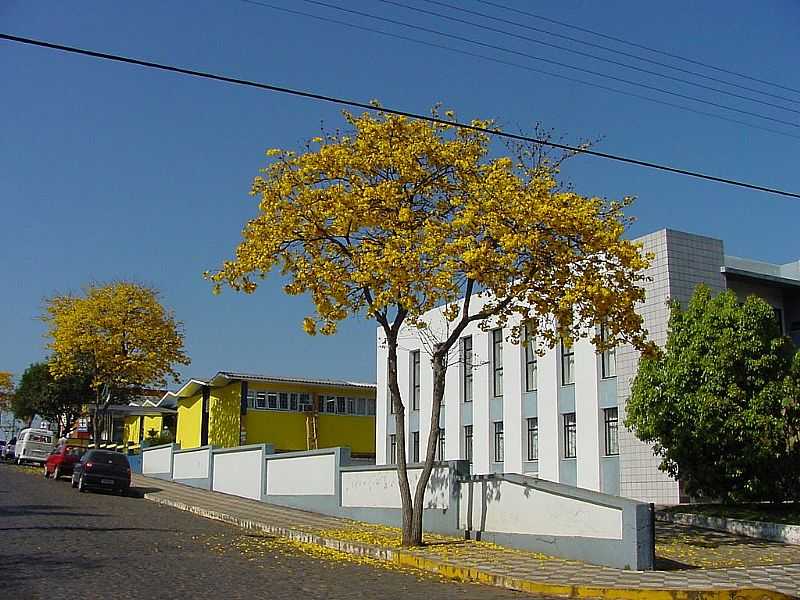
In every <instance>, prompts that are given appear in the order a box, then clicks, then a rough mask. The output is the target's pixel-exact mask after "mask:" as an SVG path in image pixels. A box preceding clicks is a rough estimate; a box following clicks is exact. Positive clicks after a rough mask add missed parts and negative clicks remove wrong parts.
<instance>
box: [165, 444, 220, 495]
mask: <svg viewBox="0 0 800 600" xmlns="http://www.w3.org/2000/svg"><path fill="white" fill-rule="evenodd" d="M212 450H213V446H200V447H199V448H187V449H186V450H175V451H174V453H173V456H172V480H173V481H177V482H178V483H184V484H186V485H191V486H193V487H199V488H203V489H205V490H210V489H211V473H212V469H213V460H212V458H213V457H212Z"/></svg>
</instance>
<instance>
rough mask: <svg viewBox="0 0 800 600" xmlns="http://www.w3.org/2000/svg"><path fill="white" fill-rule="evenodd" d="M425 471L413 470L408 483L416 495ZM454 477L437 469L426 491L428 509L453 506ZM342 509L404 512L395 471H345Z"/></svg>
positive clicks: (409, 472) (432, 474)
mask: <svg viewBox="0 0 800 600" xmlns="http://www.w3.org/2000/svg"><path fill="white" fill-rule="evenodd" d="M421 471H422V470H421V469H409V470H408V480H409V483H410V485H411V495H412V496H413V495H414V490H415V489H416V486H417V482H418V481H419V476H420V473H421ZM450 487H451V482H450V477H449V474H448V470H447V469H434V470H433V473H431V478H430V481H429V482H428V488H427V489H426V490H425V500H424V504H425V508H441V509H444V508H448V507H449V506H450ZM342 506H345V507H360V508H400V488H399V486H398V483H397V471H395V470H394V469H391V468H389V469H380V470H364V471H342Z"/></svg>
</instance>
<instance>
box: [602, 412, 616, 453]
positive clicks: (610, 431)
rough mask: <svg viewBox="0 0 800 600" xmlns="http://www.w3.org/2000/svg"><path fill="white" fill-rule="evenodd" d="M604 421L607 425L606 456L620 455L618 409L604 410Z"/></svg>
mask: <svg viewBox="0 0 800 600" xmlns="http://www.w3.org/2000/svg"><path fill="white" fill-rule="evenodd" d="M603 420H604V421H605V424H606V456H617V455H618V454H619V412H618V411H617V407H616V406H615V407H614V408H604V409H603Z"/></svg>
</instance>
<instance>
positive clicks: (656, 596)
mask: <svg viewBox="0 0 800 600" xmlns="http://www.w3.org/2000/svg"><path fill="white" fill-rule="evenodd" d="M144 497H145V499H147V500H150V501H151V502H155V503H156V504H160V505H162V506H169V507H172V508H177V509H178V510H182V511H186V512H190V513H193V514H195V515H198V516H201V517H205V518H207V519H213V520H215V521H221V522H223V523H228V524H230V525H236V526H238V527H241V528H243V529H249V530H255V531H261V532H263V533H269V534H273V535H277V536H280V537H284V538H288V539H291V540H295V541H298V542H304V543H310V544H315V545H318V546H322V547H325V548H331V549H334V550H339V551H340V552H346V553H347V554H353V555H356V556H366V557H369V558H374V559H378V560H382V561H386V562H390V563H395V564H397V565H400V566H404V567H414V568H417V569H420V570H422V571H427V572H430V573H435V574H437V575H440V576H442V577H446V578H448V579H453V580H456V581H463V582H469V583H482V584H485V585H491V586H494V587H502V588H507V589H511V590H517V591H521V592H527V593H530V594H548V595H554V596H561V597H563V598H575V599H577V598H581V599H583V598H587V599H588V598H596V599H599V600H796V598H795V597H793V596H787V595H786V594H783V593H781V592H774V591H772V590H765V589H754V588H746V589H742V588H736V589H728V590H720V589H706V590H681V589H645V588H623V587H613V588H610V587H596V586H591V585H562V584H551V583H545V582H542V581H534V580H530V579H523V578H519V577H510V576H506V575H499V574H497V573H492V572H490V571H485V570H482V569H478V568H470V567H459V566H456V565H454V564H452V563H448V562H446V561H440V560H434V559H431V558H428V557H424V556H420V555H418V554H415V553H414V552H411V551H408V550H394V549H390V548H381V547H379V546H373V545H371V544H363V543H359V542H347V541H344V540H338V539H335V538H328V537H324V536H320V535H316V534H313V533H308V532H306V531H300V530H297V529H290V528H287V527H277V526H275V525H268V524H266V523H262V522H260V521H253V520H250V519H242V518H239V517H235V516H233V515H230V514H228V513H224V512H220V511H216V510H208V509H204V508H200V507H197V506H193V505H189V504H185V503H183V502H178V501H176V500H169V499H167V498H160V497H158V496H157V495H155V494H153V493H149V492H148V493H145V494H144Z"/></svg>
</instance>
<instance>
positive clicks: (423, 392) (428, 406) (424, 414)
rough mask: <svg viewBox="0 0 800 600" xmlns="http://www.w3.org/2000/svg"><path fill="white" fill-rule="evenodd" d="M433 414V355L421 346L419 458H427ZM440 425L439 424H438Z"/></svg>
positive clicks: (421, 459) (422, 459)
mask: <svg viewBox="0 0 800 600" xmlns="http://www.w3.org/2000/svg"><path fill="white" fill-rule="evenodd" d="M431 414H433V369H432V368H431V356H430V354H428V351H427V350H426V349H425V348H424V347H420V348H419V460H420V461H424V460H425V450H426V448H427V447H428V437H429V436H430V434H431ZM437 427H438V425H437Z"/></svg>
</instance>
